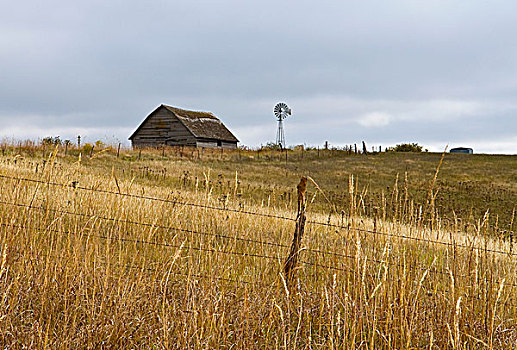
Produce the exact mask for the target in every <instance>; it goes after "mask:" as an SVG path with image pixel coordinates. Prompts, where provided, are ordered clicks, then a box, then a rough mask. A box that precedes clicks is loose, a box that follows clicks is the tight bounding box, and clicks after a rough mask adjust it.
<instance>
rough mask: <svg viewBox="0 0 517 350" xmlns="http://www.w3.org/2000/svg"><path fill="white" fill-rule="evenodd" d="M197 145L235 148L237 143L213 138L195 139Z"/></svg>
mask: <svg viewBox="0 0 517 350" xmlns="http://www.w3.org/2000/svg"><path fill="white" fill-rule="evenodd" d="M197 147H204V148H225V149H235V148H237V143H236V142H229V141H220V140H215V139H197Z"/></svg>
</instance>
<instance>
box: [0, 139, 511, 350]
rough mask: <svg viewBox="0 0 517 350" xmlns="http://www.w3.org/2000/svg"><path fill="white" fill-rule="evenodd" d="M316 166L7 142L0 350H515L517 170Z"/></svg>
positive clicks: (0, 169) (432, 162) (314, 159)
mask: <svg viewBox="0 0 517 350" xmlns="http://www.w3.org/2000/svg"><path fill="white" fill-rule="evenodd" d="M56 151H57V152H56ZM319 153H320V154H319V155H318V154H317V153H316V151H311V152H288V153H287V159H286V155H285V153H278V152H271V151H262V152H257V151H244V150H240V151H234V152H230V153H222V154H221V153H220V152H219V151H208V150H204V151H200V152H199V153H198V151H196V150H188V149H185V150H169V149H167V150H144V151H142V152H138V151H129V150H122V151H121V152H120V154H119V156H118V157H117V150H116V149H109V148H108V149H105V150H95V151H94V152H91V153H90V152H85V150H77V149H72V148H70V149H67V152H66V155H65V151H64V149H62V148H59V149H56V148H53V147H48V148H44V147H38V146H33V145H30V144H26V145H20V146H17V147H13V146H9V145H3V146H2V149H1V154H0V208H1V211H0V346H1V347H2V348H46V347H48V348H143V349H148V348H159V349H161V348H172V349H185V348H193V349H203V348H207V349H214V348H221V349H227V348H238V349H250V348H282V349H294V348H303V349H319V348H322V349H327V348H336V349H355V348H358V349H414V348H425V349H448V348H451V349H474V348H476V349H477V348H488V349H503V348H504V349H507V348H517V274H516V273H517V271H516V270H517V252H516V251H515V250H514V247H513V245H514V239H515V238H514V231H515V224H514V221H515V206H516V202H517V201H516V198H517V195H516V194H517V157H515V156H513V157H511V156H507V157H503V156H482V155H479V156H478V155H475V156H473V157H461V156H459V157H458V156H452V155H449V154H447V155H446V156H445V158H444V160H443V163H441V166H440V169H439V172H438V173H437V171H436V170H437V167H438V165H439V164H440V158H441V155H440V154H424V153H423V154H395V153H382V154H375V155H368V156H359V155H347V154H344V153H343V152H341V153H340V152H337V151H320V152H319ZM302 176H310V178H311V179H312V180H314V181H309V183H308V191H307V203H306V205H307V209H306V215H307V222H306V224H305V232H304V236H303V239H302V248H301V250H300V251H299V257H300V262H299V264H298V267H297V268H296V270H295V271H294V276H295V278H294V281H293V283H292V284H289V283H288V281H287V280H286V278H285V276H284V274H283V269H284V262H285V259H286V257H287V255H288V253H289V249H290V245H291V241H292V240H293V233H294V231H295V226H296V214H297V205H298V203H297V193H296V185H297V184H298V182H299V181H300V178H301V177H302Z"/></svg>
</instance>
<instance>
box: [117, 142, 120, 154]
mask: <svg viewBox="0 0 517 350" xmlns="http://www.w3.org/2000/svg"><path fill="white" fill-rule="evenodd" d="M119 155H120V142H119V143H118V147H117V158H118V156H119Z"/></svg>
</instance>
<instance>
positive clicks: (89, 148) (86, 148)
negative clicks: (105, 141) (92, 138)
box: [83, 143, 94, 153]
mask: <svg viewBox="0 0 517 350" xmlns="http://www.w3.org/2000/svg"><path fill="white" fill-rule="evenodd" d="M93 147H94V145H92V144H91V143H86V144H85V145H84V146H83V152H84V153H90V152H91V151H92V149H93Z"/></svg>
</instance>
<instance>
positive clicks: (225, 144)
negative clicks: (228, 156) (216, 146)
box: [221, 141, 237, 149]
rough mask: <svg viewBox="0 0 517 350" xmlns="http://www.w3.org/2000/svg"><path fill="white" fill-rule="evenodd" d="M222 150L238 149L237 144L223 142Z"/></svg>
mask: <svg viewBox="0 0 517 350" xmlns="http://www.w3.org/2000/svg"><path fill="white" fill-rule="evenodd" d="M221 146H222V148H227V149H236V148H237V142H224V141H223V142H222V145H221Z"/></svg>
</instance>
